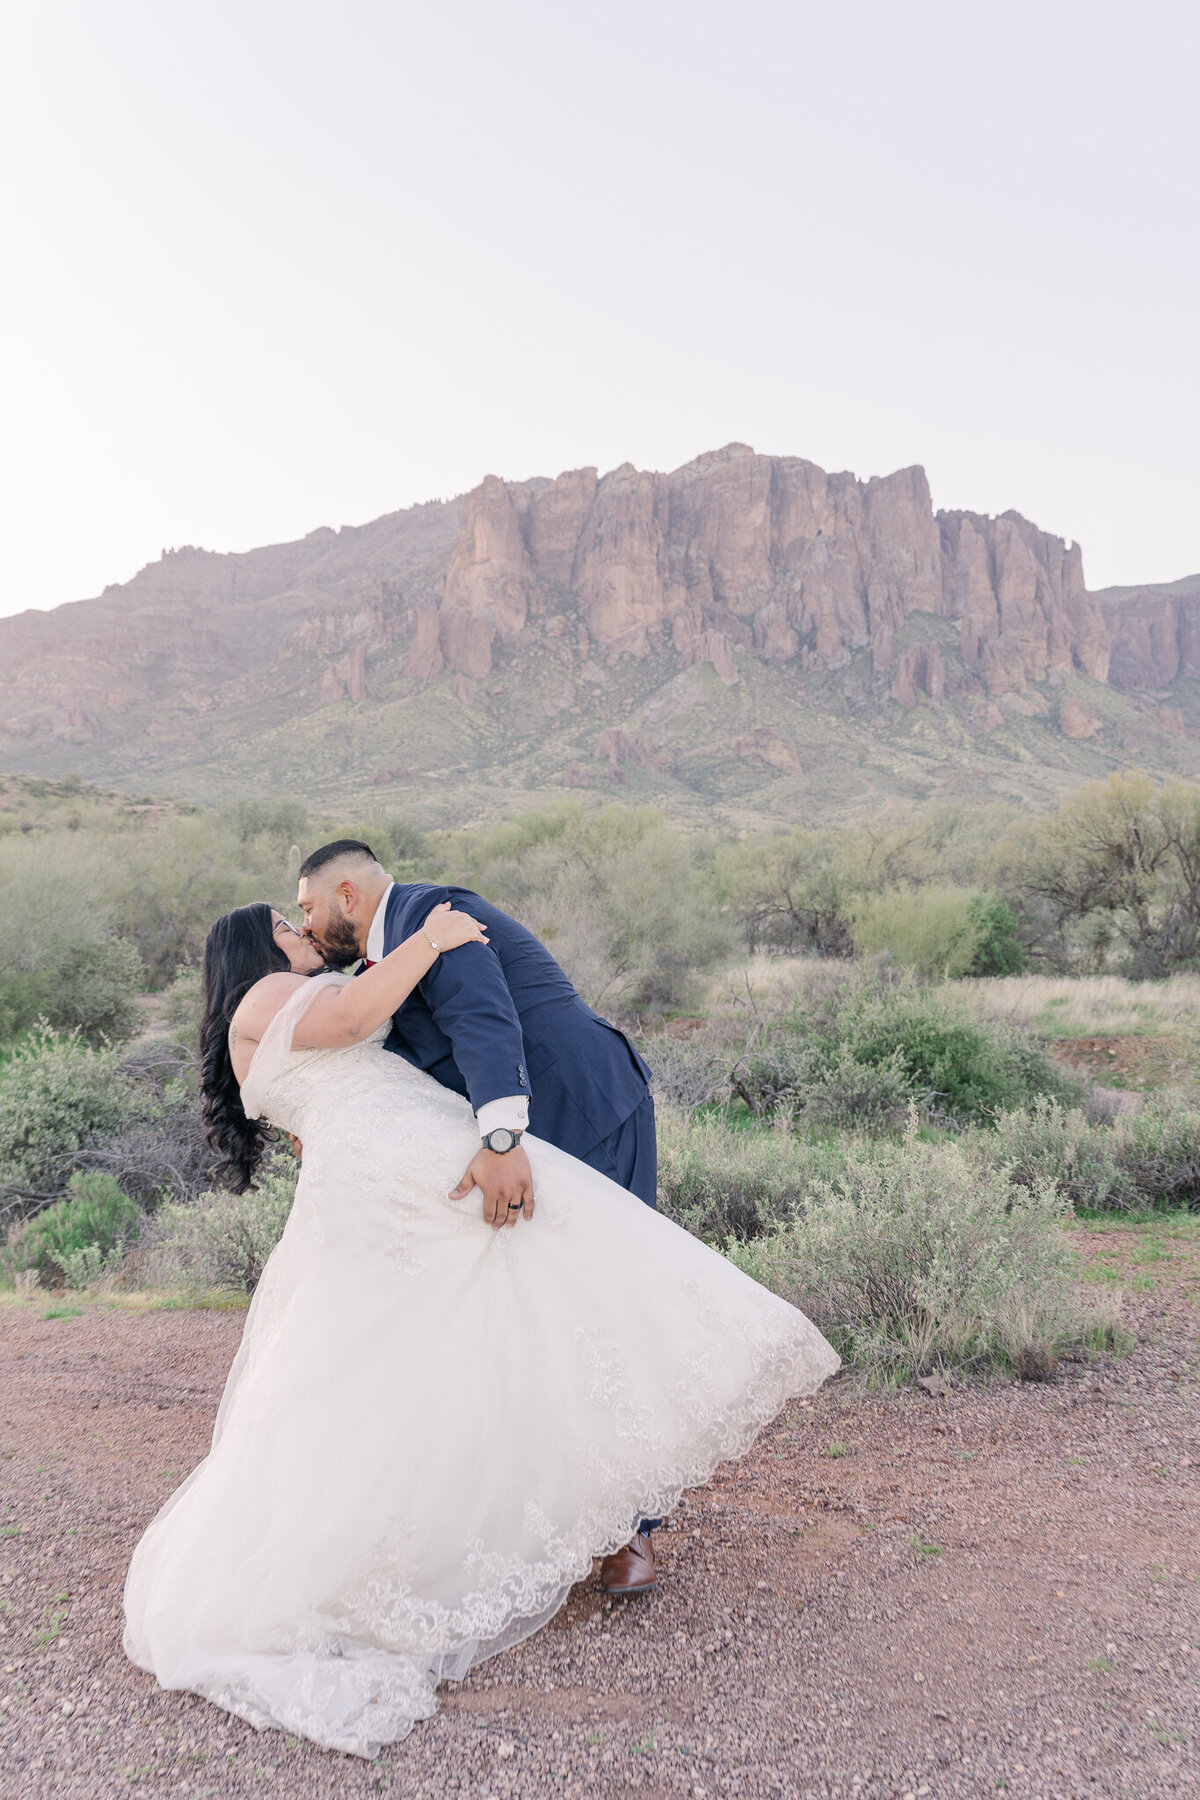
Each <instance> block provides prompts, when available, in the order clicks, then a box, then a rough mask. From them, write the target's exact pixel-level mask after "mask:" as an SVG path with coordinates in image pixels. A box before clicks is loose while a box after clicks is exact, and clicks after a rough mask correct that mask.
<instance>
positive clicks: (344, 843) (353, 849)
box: [300, 838, 379, 881]
mask: <svg viewBox="0 0 1200 1800" xmlns="http://www.w3.org/2000/svg"><path fill="white" fill-rule="evenodd" d="M343 856H365V857H367V858H368V859H369V860H370V861H371V862H378V861H379V858H378V857H377V856H376V854H375V852H374V851H373V850H372V848H371V846H370V844H364V843H361V842H360V841H359V839H358V838H335V839H334V841H333V843H332V844H322V845H321V848H320V849H319V850H314V851H313V852H312V854H311V855H310V856H306V857H305V859H304V861H303V862H302V863H301V864H300V879H301V880H304V881H306V880H307V879H308V877H309V876H310V875H315V874H316V872H317V870H318V869H323V868H324V867H325V864H326V863H331V862H337V861H338V860H339V859H340V858H341V857H343Z"/></svg>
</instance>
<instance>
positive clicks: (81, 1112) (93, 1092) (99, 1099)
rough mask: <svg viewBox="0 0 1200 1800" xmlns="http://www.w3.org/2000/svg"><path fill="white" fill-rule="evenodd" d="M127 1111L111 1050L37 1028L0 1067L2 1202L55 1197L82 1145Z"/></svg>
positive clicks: (125, 1088)
mask: <svg viewBox="0 0 1200 1800" xmlns="http://www.w3.org/2000/svg"><path fill="white" fill-rule="evenodd" d="M129 1116H130V1097H129V1091H128V1086H127V1083H126V1082H125V1080H124V1079H123V1078H122V1076H121V1073H120V1065H119V1059H118V1052H117V1051H116V1050H115V1049H113V1048H111V1047H106V1048H102V1049H95V1048H93V1047H92V1046H90V1045H88V1044H86V1043H85V1042H84V1041H83V1038H82V1036H81V1035H80V1033H79V1032H78V1031H73V1032H66V1033H57V1032H54V1031H52V1030H50V1028H49V1027H39V1028H38V1029H36V1030H35V1031H34V1032H33V1033H32V1034H31V1035H30V1037H29V1038H28V1039H27V1040H26V1041H25V1042H23V1043H20V1044H18V1045H17V1046H16V1047H15V1049H14V1050H13V1052H12V1055H11V1056H10V1057H9V1059H8V1061H7V1063H5V1065H4V1066H3V1068H0V1203H3V1202H5V1201H8V1202H10V1203H11V1202H13V1201H14V1200H24V1201H37V1200H46V1199H53V1198H55V1196H56V1195H57V1193H58V1192H59V1191H60V1189H61V1187H62V1185H63V1184H64V1183H65V1181H66V1179H67V1177H68V1175H69V1173H70V1170H71V1168H72V1166H73V1162H74V1158H75V1156H76V1154H77V1153H78V1151H79V1149H80V1147H81V1146H82V1145H83V1144H85V1143H86V1142H87V1141H88V1139H89V1138H91V1137H92V1136H93V1135H94V1134H96V1133H99V1132H105V1131H116V1130H117V1129H118V1128H119V1127H120V1126H122V1125H123V1124H125V1123H126V1122H127V1120H128V1118H129Z"/></svg>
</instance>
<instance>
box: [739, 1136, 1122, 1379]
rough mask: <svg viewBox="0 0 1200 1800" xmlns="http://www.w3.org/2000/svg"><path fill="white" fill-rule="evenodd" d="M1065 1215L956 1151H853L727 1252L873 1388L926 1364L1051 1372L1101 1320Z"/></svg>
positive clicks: (1046, 1192) (904, 1147) (1036, 1191)
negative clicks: (800, 1198) (775, 1219)
mask: <svg viewBox="0 0 1200 1800" xmlns="http://www.w3.org/2000/svg"><path fill="white" fill-rule="evenodd" d="M1068 1216H1069V1214H1068V1210H1067V1208H1066V1206H1065V1203H1064V1202H1063V1200H1062V1199H1061V1198H1060V1196H1059V1194H1058V1191H1057V1189H1056V1187H1055V1185H1054V1183H1053V1182H1052V1181H1049V1180H1040V1181H1038V1182H1037V1183H1036V1184H1035V1185H1034V1186H1032V1187H1028V1188H1024V1187H1020V1186H1017V1185H1015V1184H1014V1183H1013V1182H1011V1181H1010V1180H1009V1178H1008V1175H1007V1173H1006V1172H1005V1171H1004V1170H1002V1169H991V1170H987V1169H981V1168H980V1167H979V1166H978V1164H977V1163H976V1162H975V1160H974V1159H973V1158H972V1157H970V1156H968V1155H967V1154H966V1152H965V1150H964V1149H963V1147H962V1146H960V1145H959V1144H958V1143H954V1142H950V1143H947V1142H942V1143H938V1144H922V1143H919V1142H917V1141H916V1138H915V1135H914V1134H913V1132H912V1131H910V1132H909V1133H908V1135H907V1137H906V1138H905V1140H904V1141H903V1142H902V1143H899V1144H877V1145H874V1146H871V1147H870V1148H869V1149H860V1150H858V1151H855V1152H853V1153H852V1154H851V1155H850V1156H849V1157H848V1159H847V1161H846V1165H845V1167H844V1169H843V1170H842V1172H841V1173H840V1174H837V1175H835V1176H834V1177H833V1178H832V1179H829V1180H825V1181H819V1182H817V1183H816V1184H815V1185H814V1188H813V1190H812V1191H811V1192H810V1194H809V1196H808V1201H807V1204H806V1206H805V1208H804V1209H803V1211H801V1212H797V1213H796V1214H795V1215H794V1216H793V1217H792V1218H791V1219H789V1220H788V1221H787V1222H786V1223H784V1224H782V1225H779V1226H777V1227H775V1228H774V1229H773V1230H770V1231H768V1232H766V1233H764V1234H763V1235H761V1236H759V1237H757V1238H755V1239H754V1240H753V1241H751V1242H748V1243H743V1244H740V1245H739V1244H731V1245H730V1247H729V1254H730V1256H731V1257H732V1258H733V1260H734V1261H735V1262H736V1263H737V1264H738V1265H739V1267H741V1268H743V1269H745V1271H746V1272H747V1273H748V1274H750V1275H752V1276H753V1277H754V1278H755V1280H757V1281H761V1282H763V1283H765V1285H766V1286H768V1287H770V1288H773V1289H774V1290H775V1292H777V1293H779V1294H782V1295H783V1296H784V1297H785V1298H786V1299H788V1300H790V1301H791V1302H792V1303H793V1304H794V1305H796V1306H799V1307H800V1308H802V1310H803V1311H804V1312H806V1313H807V1314H808V1315H809V1317H810V1318H811V1319H813V1320H814V1322H815V1323H816V1324H817V1325H819V1326H820V1328H821V1330H822V1331H823V1332H825V1334H826V1336H827V1337H829V1339H830V1341H831V1342H832V1343H833V1344H834V1345H835V1347H836V1348H837V1349H838V1350H839V1352H840V1353H841V1355H842V1356H843V1357H844V1358H845V1360H846V1361H847V1362H848V1363H850V1364H852V1365H854V1366H856V1367H858V1368H859V1369H860V1370H862V1371H863V1372H864V1373H865V1374H866V1375H867V1376H868V1377H869V1378H871V1379H874V1380H896V1379H903V1378H908V1377H913V1376H916V1375H923V1374H928V1373H930V1372H931V1371H933V1370H936V1369H964V1370H973V1369H984V1368H988V1367H996V1366H1006V1367H1009V1368H1018V1369H1020V1370H1024V1371H1025V1372H1029V1373H1032V1372H1035V1371H1038V1370H1040V1371H1041V1372H1043V1373H1046V1372H1049V1370H1050V1369H1052V1367H1053V1364H1054V1361H1055V1359H1056V1358H1057V1356H1058V1355H1059V1354H1060V1352H1061V1351H1062V1350H1063V1349H1064V1348H1066V1347H1067V1346H1068V1345H1070V1344H1074V1343H1079V1342H1084V1341H1087V1340H1088V1338H1089V1336H1090V1335H1091V1334H1093V1333H1094V1332H1095V1331H1096V1329H1097V1327H1098V1326H1100V1327H1101V1328H1102V1327H1103V1325H1104V1323H1105V1322H1104V1321H1102V1320H1098V1318H1097V1316H1096V1314H1095V1313H1094V1312H1093V1311H1089V1310H1088V1307H1087V1303H1086V1302H1085V1301H1084V1299H1083V1298H1082V1296H1080V1295H1079V1294H1078V1293H1077V1292H1076V1290H1075V1287H1074V1282H1073V1272H1072V1258H1071V1251H1070V1246H1069V1244H1068V1242H1067V1239H1066V1236H1065V1234H1064V1231H1063V1224H1064V1220H1065V1218H1066V1217H1068Z"/></svg>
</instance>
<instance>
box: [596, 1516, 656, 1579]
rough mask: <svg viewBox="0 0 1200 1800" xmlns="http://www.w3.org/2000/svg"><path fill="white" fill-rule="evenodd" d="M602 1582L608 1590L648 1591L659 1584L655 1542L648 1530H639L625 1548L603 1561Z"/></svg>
mask: <svg viewBox="0 0 1200 1800" xmlns="http://www.w3.org/2000/svg"><path fill="white" fill-rule="evenodd" d="M600 1586H601V1587H602V1588H603V1590H604V1592H605V1593H606V1594H648V1593H649V1592H650V1589H651V1588H652V1587H657V1586H658V1576H657V1574H656V1573H655V1569H654V1542H653V1539H652V1538H651V1536H650V1534H649V1532H648V1531H639V1532H638V1534H637V1536H636V1537H635V1538H633V1539H632V1540H631V1542H630V1543H628V1544H626V1546H625V1548H624V1549H623V1550H614V1551H613V1553H612V1555H611V1556H606V1557H605V1558H604V1561H603V1562H602V1563H601V1564H600Z"/></svg>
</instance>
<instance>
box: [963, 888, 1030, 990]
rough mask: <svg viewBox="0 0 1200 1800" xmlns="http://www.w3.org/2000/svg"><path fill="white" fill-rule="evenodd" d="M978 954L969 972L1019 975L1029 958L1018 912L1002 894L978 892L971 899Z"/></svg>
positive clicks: (970, 973)
mask: <svg viewBox="0 0 1200 1800" xmlns="http://www.w3.org/2000/svg"><path fill="white" fill-rule="evenodd" d="M970 921H971V925H972V927H973V929H974V931H975V955H974V957H973V958H972V961H971V967H970V968H969V969H968V970H967V971H966V972H967V974H968V975H1017V974H1019V973H1020V972H1021V970H1022V969H1023V968H1025V967H1026V965H1027V963H1028V961H1029V958H1028V957H1027V956H1026V954H1025V946H1024V944H1023V943H1022V942H1021V926H1020V921H1019V920H1018V918H1017V915H1016V913H1015V912H1014V911H1013V909H1012V907H1011V906H1010V905H1009V904H1008V901H1007V900H1005V899H1004V898H1003V897H1002V896H1001V895H1000V894H977V895H976V896H975V898H974V900H972V902H971V909H970Z"/></svg>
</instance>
